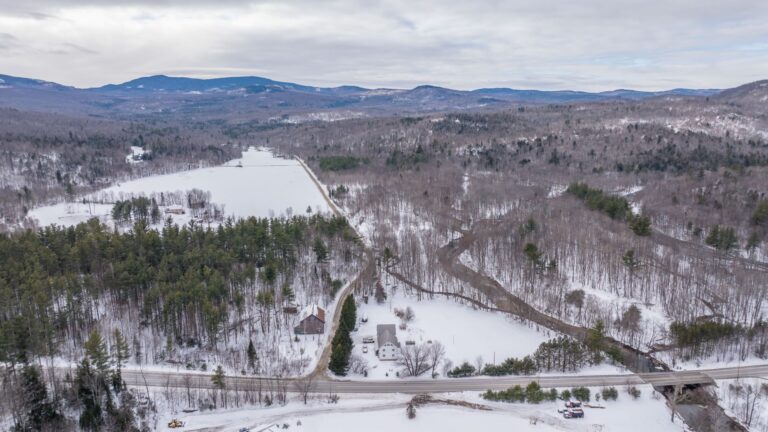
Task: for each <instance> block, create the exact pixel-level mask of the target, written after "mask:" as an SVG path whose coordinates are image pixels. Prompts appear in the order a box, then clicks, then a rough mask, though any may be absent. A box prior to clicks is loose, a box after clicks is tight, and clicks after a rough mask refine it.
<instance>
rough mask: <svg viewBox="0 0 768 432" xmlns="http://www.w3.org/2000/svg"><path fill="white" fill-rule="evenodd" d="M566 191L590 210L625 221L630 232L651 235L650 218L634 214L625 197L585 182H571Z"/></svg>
mask: <svg viewBox="0 0 768 432" xmlns="http://www.w3.org/2000/svg"><path fill="white" fill-rule="evenodd" d="M566 192H568V193H569V194H571V195H573V196H575V197H576V198H579V199H580V200H582V201H584V202H585V203H586V204H587V207H588V208H589V209H590V210H597V211H600V212H603V213H605V214H607V215H608V216H609V217H610V218H611V219H616V220H620V221H626V222H627V224H628V225H629V227H630V229H632V232H634V233H635V234H637V235H639V236H649V235H651V218H650V217H648V216H643V215H635V214H633V213H632V209H631V208H630V206H629V201H627V200H626V199H625V198H623V197H620V196H615V195H610V194H607V193H605V192H603V191H602V189H596V188H591V187H589V185H587V184H586V183H578V182H577V183H571V184H570V185H569V186H568V189H566Z"/></svg>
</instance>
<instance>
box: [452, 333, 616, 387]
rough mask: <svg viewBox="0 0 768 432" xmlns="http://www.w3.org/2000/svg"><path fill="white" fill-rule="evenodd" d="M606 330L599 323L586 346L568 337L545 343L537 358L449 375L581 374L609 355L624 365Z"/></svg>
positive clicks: (464, 366) (456, 370)
mask: <svg viewBox="0 0 768 432" xmlns="http://www.w3.org/2000/svg"><path fill="white" fill-rule="evenodd" d="M604 338H605V328H604V327H603V324H602V322H598V324H597V325H596V326H595V328H592V329H590V330H589V333H588V335H587V338H586V340H585V342H580V341H578V340H575V339H573V338H570V337H568V336H559V337H556V338H554V339H550V340H548V341H545V342H542V343H541V344H539V347H538V348H537V349H536V351H535V352H534V353H533V355H530V356H525V357H523V358H520V359H518V358H516V357H510V358H508V359H506V360H504V361H503V362H501V363H500V364H498V365H492V364H486V365H485V366H483V368H482V369H480V370H478V369H477V367H475V366H473V365H471V364H470V363H468V362H464V363H462V364H460V365H458V366H456V367H455V368H453V369H452V370H450V371H449V372H448V374H447V375H448V376H449V377H451V378H463V377H469V376H473V375H487V376H504V375H533V374H536V373H539V372H550V371H558V372H577V371H579V370H580V369H582V368H583V367H586V366H589V365H594V364H600V363H602V361H603V360H604V358H605V356H606V355H607V357H608V358H610V359H611V360H612V361H614V362H620V361H621V353H618V352H616V351H615V349H612V348H610V347H606V346H605V345H604V344H603V339H604Z"/></svg>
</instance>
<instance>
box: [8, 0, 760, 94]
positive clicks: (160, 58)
mask: <svg viewBox="0 0 768 432" xmlns="http://www.w3.org/2000/svg"><path fill="white" fill-rule="evenodd" d="M0 73H4V74H9V75H18V76H25V77H32V78H40V79H45V80H50V81H56V82H60V83H62V84H68V85H75V86H79V87H88V86H98V85H102V84H106V83H115V82H123V81H127V80H130V79H133V78H136V77H139V76H144V75H154V74H166V75H185V76H195V77H219V76H234V75H259V76H266V77H269V78H272V79H276V80H281V81H293V82H300V83H303V84H311V85H322V86H332V85H340V84H355V85H362V86H367V87H413V86H415V85H419V84H435V85H441V86H448V87H452V88H459V89H472V88H479V87H514V88H538V89H577V90H608V89H615V88H635V89H641V90H654V89H669V88H674V87H695V88H725V87H732V86H736V85H739V84H743V83H746V82H750V81H755V80H758V79H766V78H768V1H766V0H754V1H752V0H749V1H748V0H727V1H725V0H717V1H715V0H696V1H679V0H643V1H626V0H580V1H573V0H562V1H555V0H535V1H501V0H472V1H469V0H427V1H418V0H402V1H400V0H393V1H371V0H367V1H362V0H360V1H356V0H338V1H327V2H326V1H322V0H297V1H291V0H282V1H279V0H275V1H270V0H266V1H259V0H255V1H238V0H126V1H110V0H58V1H57V0H0Z"/></svg>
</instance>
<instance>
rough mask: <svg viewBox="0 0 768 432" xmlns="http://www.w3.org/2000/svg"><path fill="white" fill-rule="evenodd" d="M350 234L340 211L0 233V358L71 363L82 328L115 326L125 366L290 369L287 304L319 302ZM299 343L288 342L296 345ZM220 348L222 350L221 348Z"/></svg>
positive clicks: (335, 283) (341, 264) (347, 261)
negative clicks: (126, 349) (122, 228)
mask: <svg viewBox="0 0 768 432" xmlns="http://www.w3.org/2000/svg"><path fill="white" fill-rule="evenodd" d="M358 242H359V240H358V239H357V238H356V236H355V234H354V231H353V230H351V229H350V227H349V225H348V224H347V222H346V221H345V220H344V219H342V218H339V217H323V216H311V217H293V218H291V219H272V220H268V219H255V218H249V219H244V220H238V221H228V222H226V223H224V224H222V225H221V226H219V227H218V228H216V229H210V228H203V227H201V226H197V225H189V226H184V227H178V226H175V225H166V226H165V227H164V228H163V229H162V230H160V231H157V230H151V229H147V228H146V225H145V223H143V222H138V223H136V224H135V225H134V226H133V229H131V230H130V231H128V232H126V233H121V232H119V231H114V230H112V229H111V228H109V227H107V226H104V225H101V224H99V223H98V222H97V221H91V222H89V223H87V224H80V225H78V226H76V227H72V228H66V229H64V228H57V227H46V228H44V229H41V230H39V231H24V232H19V233H14V234H6V235H3V236H2V237H0V298H1V299H2V300H1V301H0V316H1V317H2V320H0V361H3V362H9V363H11V364H13V363H15V362H19V361H21V359H24V358H39V357H50V358H63V359H68V360H75V361H77V360H78V359H79V358H80V357H81V355H82V347H83V342H84V341H85V339H86V338H87V337H88V335H89V334H90V333H91V331H93V330H97V331H99V332H100V333H101V334H103V335H105V338H106V339H107V340H108V341H109V343H108V344H109V345H111V344H113V343H114V341H112V340H110V338H109V337H108V335H111V334H112V332H113V330H115V329H118V330H120V332H121V333H122V334H123V335H124V336H125V338H126V339H127V340H128V341H129V344H130V347H131V359H132V360H131V363H137V364H163V363H166V362H173V363H177V364H182V365H184V366H185V367H189V368H193V369H198V368H200V367H205V363H206V361H207V360H208V358H209V357H208V356H213V358H214V359H216V360H217V362H218V364H223V365H225V366H228V367H230V368H232V369H233V370H237V371H239V370H241V369H242V370H246V369H249V368H248V362H247V359H246V358H245V349H246V347H247V346H248V344H249V342H252V343H253V344H255V346H256V349H257V351H258V355H259V358H260V359H262V361H261V362H260V363H259V364H252V365H251V368H250V369H251V370H250V372H252V373H266V372H268V373H270V374H283V375H284V374H296V373H300V372H301V371H303V370H305V368H306V367H307V366H308V364H309V362H310V358H311V355H312V353H310V352H307V353H306V355H304V349H303V348H302V350H301V351H302V353H299V352H298V350H299V349H298V346H299V345H300V344H295V345H296V346H295V347H294V346H293V345H294V344H293V343H292V342H291V339H292V336H291V330H292V326H291V323H293V322H294V321H295V316H291V315H290V314H287V313H285V312H284V310H283V307H284V306H285V305H287V304H289V303H292V302H298V303H299V304H302V305H305V304H320V305H323V306H324V307H325V305H327V304H329V303H330V302H331V301H332V299H333V298H334V295H335V293H336V291H337V290H338V289H339V288H340V286H341V284H342V283H343V281H344V280H347V279H348V278H350V277H351V276H352V275H354V274H355V269H356V266H357V262H358V258H357V257H358V254H359V249H360V246H359V243H358ZM297 342H298V341H297ZM229 347H231V348H233V349H232V350H231V351H230V350H229Z"/></svg>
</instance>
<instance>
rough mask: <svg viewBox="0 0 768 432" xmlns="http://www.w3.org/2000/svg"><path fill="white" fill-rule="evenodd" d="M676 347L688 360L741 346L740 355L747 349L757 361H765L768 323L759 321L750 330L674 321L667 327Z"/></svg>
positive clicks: (729, 325) (715, 323)
mask: <svg viewBox="0 0 768 432" xmlns="http://www.w3.org/2000/svg"><path fill="white" fill-rule="evenodd" d="M669 335H670V338H671V340H672V342H673V343H674V345H675V347H676V348H677V349H678V350H679V351H681V352H682V353H683V354H684V356H685V357H687V358H696V357H706V356H709V355H711V354H712V353H713V352H714V351H715V349H716V348H722V347H724V346H733V345H738V346H740V349H739V351H740V355H742V356H743V355H744V354H745V352H747V349H748V348H751V350H752V352H753V353H754V354H755V355H756V356H758V357H760V358H768V323H766V322H765V321H758V322H757V323H755V325H753V326H752V327H748V328H745V327H743V326H742V325H740V324H734V323H731V322H727V321H722V322H721V321H711V320H709V321H696V322H690V323H683V322H678V321H675V322H673V323H672V324H670V326H669Z"/></svg>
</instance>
